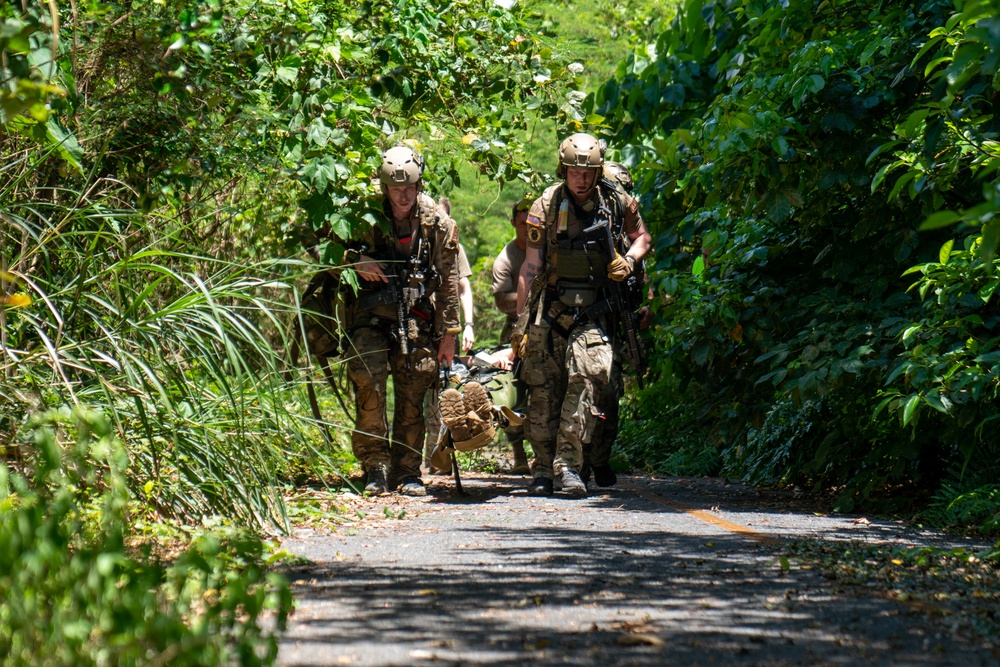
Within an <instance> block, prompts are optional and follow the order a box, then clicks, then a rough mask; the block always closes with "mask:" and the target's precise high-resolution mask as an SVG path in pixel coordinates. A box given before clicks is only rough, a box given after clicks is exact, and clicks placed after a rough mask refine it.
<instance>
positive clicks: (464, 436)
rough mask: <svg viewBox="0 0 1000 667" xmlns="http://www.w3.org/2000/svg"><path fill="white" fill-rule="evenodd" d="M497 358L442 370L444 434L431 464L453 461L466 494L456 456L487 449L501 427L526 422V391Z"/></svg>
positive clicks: (486, 357) (484, 355)
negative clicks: (501, 365)
mask: <svg viewBox="0 0 1000 667" xmlns="http://www.w3.org/2000/svg"><path fill="white" fill-rule="evenodd" d="M501 354H502V353H501ZM497 358H498V356H497V355H490V354H489V353H485V352H480V353H479V354H477V355H475V356H474V357H471V358H470V359H467V360H466V361H468V362H469V363H467V364H465V363H458V364H455V366H453V367H451V368H448V367H442V369H441V375H442V381H441V386H442V387H443V389H442V391H441V394H440V396H439V398H438V403H439V407H440V410H441V433H440V436H439V437H438V442H437V446H436V447H435V449H434V452H433V453H432V454H431V461H432V465H433V464H434V462H435V461H437V462H443V461H442V459H445V460H450V464H451V470H452V473H453V475H454V478H455V489H456V490H457V491H458V493H464V491H463V490H462V478H461V473H460V472H459V467H458V459H457V456H456V453H457V452H470V451H473V450H476V449H480V448H482V447H486V446H487V445H489V444H491V443H492V442H493V441H494V439H495V438H496V433H497V429H498V428H500V429H504V428H508V427H510V426H520V425H521V424H522V423H523V422H524V414H523V413H522V412H519V411H518V409H519V408H522V403H523V401H524V397H523V395H522V394H523V392H521V391H519V388H518V386H517V382H516V380H515V377H514V372H513V371H511V370H509V369H503V368H497V367H496V365H495V364H496V359H497ZM440 467H446V466H440Z"/></svg>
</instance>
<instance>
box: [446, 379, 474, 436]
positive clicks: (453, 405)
mask: <svg viewBox="0 0 1000 667" xmlns="http://www.w3.org/2000/svg"><path fill="white" fill-rule="evenodd" d="M467 413H468V409H467V408H466V407H465V399H464V398H462V393H461V392H460V391H458V390H457V389H445V390H444V391H443V392H441V422H442V423H443V424H444V425H445V426H446V427H448V430H449V431H451V437H452V439H453V440H455V441H457V442H462V441H464V440H468V439H469V438H471V437H472V434H471V433H470V432H469V425H468V422H467V421H466V414H467Z"/></svg>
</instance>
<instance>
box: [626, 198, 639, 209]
mask: <svg viewBox="0 0 1000 667" xmlns="http://www.w3.org/2000/svg"><path fill="white" fill-rule="evenodd" d="M628 210H629V213H635V212H636V211H638V210H639V202H638V201H636V199H635V198H634V197H632V198H631V201H629V203H628Z"/></svg>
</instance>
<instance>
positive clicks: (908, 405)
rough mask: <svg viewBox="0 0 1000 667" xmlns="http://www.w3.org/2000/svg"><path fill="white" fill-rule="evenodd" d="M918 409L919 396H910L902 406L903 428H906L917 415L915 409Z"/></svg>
mask: <svg viewBox="0 0 1000 667" xmlns="http://www.w3.org/2000/svg"><path fill="white" fill-rule="evenodd" d="M919 407H920V396H919V395H918V394H914V395H913V396H910V397H909V398H908V399H906V401H904V402H903V404H902V420H903V426H906V425H907V424H909V423H910V422H911V421H912V420H913V417H914V416H915V415H916V414H917V408H919Z"/></svg>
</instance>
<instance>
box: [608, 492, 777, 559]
mask: <svg viewBox="0 0 1000 667" xmlns="http://www.w3.org/2000/svg"><path fill="white" fill-rule="evenodd" d="M620 486H621V487H622V488H623V489H626V490H628V491H631V492H632V493H634V494H635V495H637V496H639V497H640V498H644V499H646V500H649V501H651V502H654V503H657V504H659V505H666V506H667V507H669V508H670V509H672V510H677V511H678V512H683V513H684V514H687V515H688V516H693V517H694V518H696V519H700V520H702V521H704V522H705V523H710V524H712V525H713V526H717V527H718V528H722V529H723V530H728V531H729V532H731V533H736V534H737V535H741V536H743V537H746V538H747V539H751V540H753V541H754V542H757V543H759V544H767V545H772V546H773V545H775V544H779V543H780V542H781V540H780V539H778V538H776V537H772V536H771V535H765V534H764V533H758V532H757V531H756V530H750V529H749V528H747V527H746V526H741V525H740V524H738V523H733V522H732V521H726V520H725V519H723V518H721V517H718V516H715V514H713V513H711V512H707V511H705V510H700V509H696V508H694V507H691V506H690V505H685V504H684V503H680V502H677V501H676V500H671V499H669V498H664V497H663V496H661V495H660V494H658V493H654V492H652V491H649V490H647V489H641V488H639V487H637V486H634V485H632V484H629V483H628V482H625V483H623V484H621V485H620Z"/></svg>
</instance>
